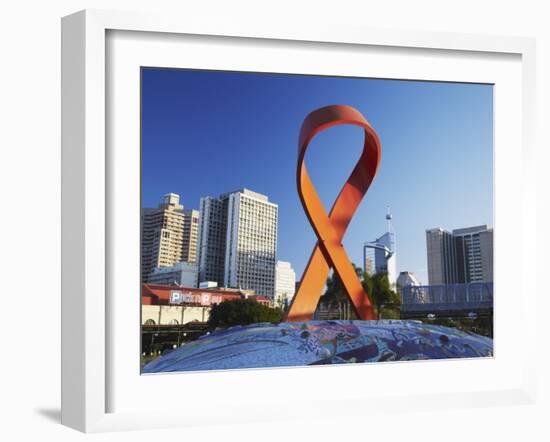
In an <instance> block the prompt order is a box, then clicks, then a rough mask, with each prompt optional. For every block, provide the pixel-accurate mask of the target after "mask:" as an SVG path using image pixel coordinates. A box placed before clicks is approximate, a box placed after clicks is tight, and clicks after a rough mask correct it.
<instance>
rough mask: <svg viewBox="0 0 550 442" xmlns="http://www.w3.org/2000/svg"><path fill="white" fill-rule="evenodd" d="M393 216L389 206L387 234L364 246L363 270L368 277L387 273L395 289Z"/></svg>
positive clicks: (395, 258)
mask: <svg viewBox="0 0 550 442" xmlns="http://www.w3.org/2000/svg"><path fill="white" fill-rule="evenodd" d="M392 219H393V216H392V214H391V212H390V208H389V206H388V209H387V212H386V221H387V228H386V232H385V233H384V234H383V235H382V236H380V237H379V238H377V239H375V240H374V241H369V242H367V243H365V244H364V245H363V260H364V263H363V269H364V271H365V272H366V273H367V274H368V275H373V274H375V273H381V272H384V273H387V274H388V279H389V281H390V284H392V286H394V287H395V284H396V282H397V262H396V260H397V257H396V253H395V252H396V250H395V232H394V230H393V226H392Z"/></svg>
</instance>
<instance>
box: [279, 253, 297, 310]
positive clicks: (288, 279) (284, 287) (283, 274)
mask: <svg viewBox="0 0 550 442" xmlns="http://www.w3.org/2000/svg"><path fill="white" fill-rule="evenodd" d="M295 291H296V272H294V269H293V268H292V266H291V265H290V263H289V262H286V261H277V266H276V267H275V299H274V301H275V305H276V306H277V307H281V308H283V307H284V306H285V305H287V304H288V303H290V300H291V299H292V297H293V296H294V292H295Z"/></svg>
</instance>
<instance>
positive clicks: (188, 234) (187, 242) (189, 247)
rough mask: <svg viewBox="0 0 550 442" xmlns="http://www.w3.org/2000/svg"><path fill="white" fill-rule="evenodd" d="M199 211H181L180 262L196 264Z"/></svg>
mask: <svg viewBox="0 0 550 442" xmlns="http://www.w3.org/2000/svg"><path fill="white" fill-rule="evenodd" d="M199 213H200V212H199V211H198V210H194V209H186V210H184V211H183V238H182V239H183V244H182V257H181V260H182V261H185V262H193V263H196V262H197V259H198V247H199Z"/></svg>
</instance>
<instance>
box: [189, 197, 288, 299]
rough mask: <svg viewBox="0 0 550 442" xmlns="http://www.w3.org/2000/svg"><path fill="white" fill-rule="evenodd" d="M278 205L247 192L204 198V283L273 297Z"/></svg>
mask: <svg viewBox="0 0 550 442" xmlns="http://www.w3.org/2000/svg"><path fill="white" fill-rule="evenodd" d="M277 217H278V206H277V205H276V204H273V203H271V202H269V199H268V198H267V196H265V195H261V194H259V193H256V192H252V191H251V190H248V189H241V190H238V191H235V192H230V193H226V194H223V195H221V196H219V197H217V198H213V197H205V198H201V205H200V226H199V281H215V282H217V283H218V284H219V285H223V286H225V287H235V288H240V289H245V290H254V291H255V292H256V294H258V295H264V296H269V297H271V298H273V296H274V294H275V263H276V254H277V223H278V219H277Z"/></svg>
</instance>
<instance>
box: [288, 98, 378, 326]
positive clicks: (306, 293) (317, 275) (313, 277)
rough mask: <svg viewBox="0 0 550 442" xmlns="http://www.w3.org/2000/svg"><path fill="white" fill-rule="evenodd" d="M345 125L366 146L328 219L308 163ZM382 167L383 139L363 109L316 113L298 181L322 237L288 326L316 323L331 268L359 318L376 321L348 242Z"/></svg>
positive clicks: (309, 122) (306, 127)
mask: <svg viewBox="0 0 550 442" xmlns="http://www.w3.org/2000/svg"><path fill="white" fill-rule="evenodd" d="M340 124H352V125H355V126H360V127H362V128H363V129H364V133H365V141H364V145H363V151H362V153H361V157H360V158H359V161H358V162H357V164H356V165H355V167H354V169H353V171H352V173H351V175H350V176H349V178H348V180H347V181H346V183H345V184H344V186H343V187H342V190H341V191H340V193H339V194H338V197H337V198H336V201H335V202H334V204H333V206H332V209H331V210H330V213H329V214H328V215H327V213H326V211H325V209H324V207H323V204H322V202H321V199H320V198H319V195H318V194H317V191H316V190H315V187H314V186H313V183H312V182H311V179H310V178H309V175H308V172H307V169H306V166H305V163H304V159H305V154H306V150H307V147H308V145H309V143H310V142H311V140H312V139H313V137H315V135H317V134H318V133H319V132H321V131H323V130H325V129H328V128H330V127H333V126H337V125H340ZM379 162H380V141H379V140H378V136H377V135H376V132H375V131H374V129H373V128H372V127H371V126H370V124H369V123H368V122H367V120H366V119H365V118H364V117H363V115H362V114H361V113H360V112H359V111H358V110H357V109H355V108H353V107H351V106H346V105H332V106H326V107H323V108H320V109H317V110H315V111H313V112H311V113H310V114H309V115H308V116H307V117H306V118H305V120H304V122H303V124H302V128H301V130H300V138H299V143H298V167H297V174H296V179H297V185H298V194H299V196H300V201H301V202H302V206H303V207H304V211H305V213H306V216H307V217H308V219H309V222H310V224H311V226H312V227H313V230H314V231H315V234H316V235H317V244H316V246H315V248H314V249H313V252H312V254H311V256H310V258H309V261H308V264H307V266H306V268H305V270H304V274H303V276H302V280H301V282H300V285H299V287H298V291H297V293H296V295H295V296H294V298H293V300H292V303H291V305H290V308H289V310H288V312H287V315H286V319H285V320H286V321H309V320H311V319H312V318H313V314H314V312H315V309H316V308H317V304H318V302H319V298H320V297H321V291H322V290H323V287H324V285H325V281H326V279H327V278H328V275H329V271H330V269H331V268H333V269H334V271H335V273H336V274H337V275H338V277H339V278H340V280H341V281H342V285H343V286H344V289H345V291H346V293H347V295H348V297H349V299H350V301H351V303H352V305H353V308H354V309H355V312H356V313H357V316H358V317H359V318H360V319H375V318H376V315H375V312H374V309H373V307H372V305H371V303H370V301H369V298H368V296H367V294H366V293H365V291H364V289H363V286H362V284H361V281H360V280H359V278H358V276H357V274H356V273H355V269H354V268H353V265H352V263H351V261H350V259H349V257H348V256H347V253H346V251H345V249H344V247H343V246H342V239H343V237H344V234H345V233H346V230H347V228H348V226H349V223H350V221H351V219H352V218H353V215H354V214H355V212H356V210H357V208H358V207H359V204H360V203H361V200H362V199H363V197H364V196H365V194H366V192H367V190H368V188H369V186H370V185H371V183H372V180H373V179H374V176H375V175H376V171H377V169H378V164H379Z"/></svg>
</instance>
